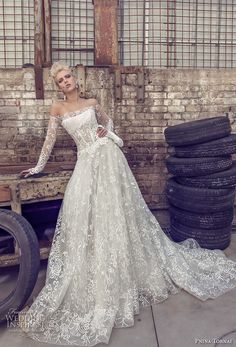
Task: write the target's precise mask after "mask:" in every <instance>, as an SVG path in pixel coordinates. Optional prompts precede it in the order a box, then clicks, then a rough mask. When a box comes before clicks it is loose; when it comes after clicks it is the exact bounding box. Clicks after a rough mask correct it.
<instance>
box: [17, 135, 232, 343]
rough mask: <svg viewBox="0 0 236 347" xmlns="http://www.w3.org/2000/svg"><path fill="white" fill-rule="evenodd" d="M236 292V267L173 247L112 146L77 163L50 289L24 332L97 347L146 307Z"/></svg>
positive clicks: (220, 257)
mask: <svg viewBox="0 0 236 347" xmlns="http://www.w3.org/2000/svg"><path fill="white" fill-rule="evenodd" d="M235 286H236V263H235V262H233V261H231V260H229V259H227V258H226V256H225V255H224V253H223V252H222V251H220V250H207V249H203V248H200V247H199V245H198V243H197V242H196V241H194V240H193V239H188V240H186V241H185V242H183V243H181V244H177V243H175V242H173V241H171V240H170V239H169V238H168V237H167V236H166V235H165V233H164V232H163V231H162V229H161V227H160V225H159V224H158V222H157V220H156V218H155V217H154V216H153V215H152V213H151V212H150V210H149V209H148V207H147V205H146V203H145V201H144V199H143V197H142V195H141V192H140V190H139V187H138V185H137V182H136V180H135V178H134V176H133V174H132V172H131V170H130V168H129V166H128V163H127V161H126V158H125V156H124V155H123V153H122V151H121V150H120V149H119V147H118V146H117V145H115V144H114V143H113V142H112V141H111V140H110V139H107V138H104V139H101V140H100V141H98V144H97V145H96V146H93V148H92V147H91V150H88V151H84V153H83V152H82V153H81V154H79V156H78V160H77V163H76V166H75V169H74V171H73V174H72V176H71V178H70V180H69V183H68V185H67V189H66V192H65V195H64V200H63V204H62V206H61V210H60V213H59V217H58V221H57V226H56V230H55V234H54V238H53V243H52V247H51V252H50V256H49V259H48V267H47V274H46V283H45V286H44V287H43V289H42V290H41V292H40V293H39V295H38V296H37V298H36V299H35V301H34V302H33V304H32V305H31V307H30V308H29V310H28V311H27V312H24V313H23V312H22V317H23V319H22V321H23V326H22V329H23V330H24V332H25V333H26V334H27V335H28V336H30V337H31V338H33V339H35V340H39V341H41V342H48V343H54V344H69V345H79V346H94V345H96V344H98V343H100V342H104V343H108V342H109V338H110V335H111V332H112V328H113V327H130V326H132V325H133V324H134V315H135V314H138V313H139V309H140V307H141V306H145V305H149V304H151V303H160V302H162V301H163V300H165V299H167V298H168V296H169V295H170V294H176V293H178V292H179V291H180V290H181V289H184V290H186V291H187V292H189V293H190V294H192V295H194V296H195V297H197V298H199V299H200V300H206V299H208V298H215V297H217V296H219V295H221V294H223V293H225V292H227V291H229V290H230V289H232V288H233V287H235Z"/></svg>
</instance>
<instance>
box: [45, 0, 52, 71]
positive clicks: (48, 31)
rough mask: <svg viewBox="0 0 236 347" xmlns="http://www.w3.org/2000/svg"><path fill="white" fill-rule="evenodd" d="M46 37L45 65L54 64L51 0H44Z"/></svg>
mask: <svg viewBox="0 0 236 347" xmlns="http://www.w3.org/2000/svg"><path fill="white" fill-rule="evenodd" d="M44 32H45V35H44V38H45V62H44V66H51V64H52V43H51V33H52V25H51V0H44Z"/></svg>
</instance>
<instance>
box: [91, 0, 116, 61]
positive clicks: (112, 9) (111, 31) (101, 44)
mask: <svg viewBox="0 0 236 347" xmlns="http://www.w3.org/2000/svg"><path fill="white" fill-rule="evenodd" d="M117 6H118V0H94V21H95V65H100V66H102V65H116V64H118V32H117V15H118V13H117Z"/></svg>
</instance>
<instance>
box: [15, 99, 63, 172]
mask: <svg viewBox="0 0 236 347" xmlns="http://www.w3.org/2000/svg"><path fill="white" fill-rule="evenodd" d="M56 110H57V107H56V106H55V105H53V106H52V108H51V115H50V119H49V123H48V129H47V135H46V138H45V141H44V144H43V147H42V150H41V153H40V156H39V159H38V162H37V165H36V166H35V167H33V168H31V169H27V170H23V171H22V172H21V173H20V175H21V176H23V177H25V178H26V177H28V176H31V175H34V174H37V173H39V172H41V171H43V169H44V167H45V165H46V163H47V161H48V159H49V157H50V154H51V152H52V149H53V147H54V144H55V142H56V136H57V129H58V126H59V118H58V116H57V115H56ZM57 114H58V113H57Z"/></svg>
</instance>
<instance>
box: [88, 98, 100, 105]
mask: <svg viewBox="0 0 236 347" xmlns="http://www.w3.org/2000/svg"><path fill="white" fill-rule="evenodd" d="M87 103H88V106H96V105H98V101H97V99H93V98H91V99H87Z"/></svg>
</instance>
